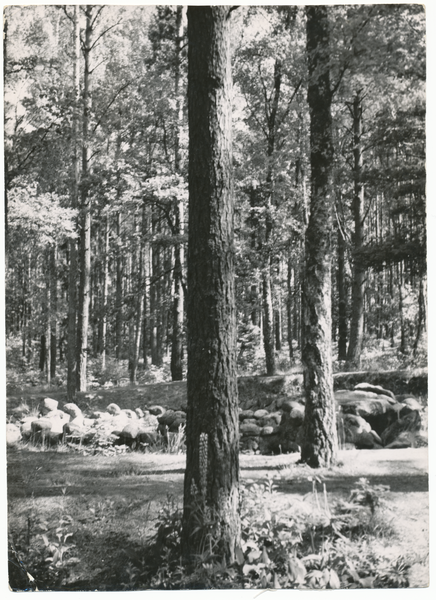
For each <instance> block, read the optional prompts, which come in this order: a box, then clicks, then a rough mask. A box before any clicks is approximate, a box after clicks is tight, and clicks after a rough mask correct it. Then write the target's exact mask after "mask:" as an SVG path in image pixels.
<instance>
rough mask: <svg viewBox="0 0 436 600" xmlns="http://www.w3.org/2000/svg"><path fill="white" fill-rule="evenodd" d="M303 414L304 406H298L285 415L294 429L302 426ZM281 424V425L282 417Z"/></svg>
mask: <svg viewBox="0 0 436 600" xmlns="http://www.w3.org/2000/svg"><path fill="white" fill-rule="evenodd" d="M304 412H305V408H304V406H302V405H301V404H300V405H299V406H296V407H295V408H293V409H292V410H291V412H290V413H289V414H288V415H287V416H288V419H289V420H290V421H292V423H293V426H294V427H298V426H300V425H302V424H303V421H304ZM281 423H283V417H282V420H281Z"/></svg>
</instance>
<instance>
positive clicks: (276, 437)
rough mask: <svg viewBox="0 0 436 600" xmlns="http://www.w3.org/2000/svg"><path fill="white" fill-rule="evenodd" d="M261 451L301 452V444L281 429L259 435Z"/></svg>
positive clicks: (263, 452) (279, 452) (272, 452)
mask: <svg viewBox="0 0 436 600" xmlns="http://www.w3.org/2000/svg"><path fill="white" fill-rule="evenodd" d="M259 451H260V453H261V454H289V453H293V452H300V446H299V445H298V444H297V443H296V442H294V441H293V440H290V439H287V438H286V437H284V436H283V434H282V432H280V431H279V432H277V433H273V434H271V435H265V436H261V437H259Z"/></svg>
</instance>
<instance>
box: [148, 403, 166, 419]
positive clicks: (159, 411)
mask: <svg viewBox="0 0 436 600" xmlns="http://www.w3.org/2000/svg"><path fill="white" fill-rule="evenodd" d="M147 410H148V412H149V413H150V414H151V415H155V416H156V417H160V416H162V415H163V414H164V413H165V409H164V408H163V407H162V406H159V405H155V406H150V408H148V409H147Z"/></svg>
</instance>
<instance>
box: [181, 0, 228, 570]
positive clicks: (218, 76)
mask: <svg viewBox="0 0 436 600" xmlns="http://www.w3.org/2000/svg"><path fill="white" fill-rule="evenodd" d="M229 34H230V27H229V8H228V7H218V6H213V7H189V8H188V37H189V50H188V60H189V67H188V114H189V240H188V294H187V318H188V378H187V389H188V412H187V426H186V439H187V460H186V472H185V484H184V514H183V534H182V549H183V556H184V559H185V560H186V561H187V562H189V561H191V560H192V558H193V555H194V554H198V553H199V552H202V551H203V550H206V549H207V550H210V548H211V546H212V545H215V544H216V545H215V546H214V552H215V553H217V554H219V555H220V556H221V557H226V558H227V560H229V561H233V560H234V558H235V549H236V547H237V545H238V544H239V538H240V521H239V515H238V508H239V439H238V391H237V382H236V327H235V299H234V264H233V263H234V242H233V213H234V199H233V185H232V174H231V163H232V156H231V96H230V92H231V70H230V47H229V46H230V35H229ZM198 525H199V526H200V528H199V529H198V530H197V531H196V530H195V528H196V527H197V526H198Z"/></svg>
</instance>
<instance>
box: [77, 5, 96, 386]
mask: <svg viewBox="0 0 436 600" xmlns="http://www.w3.org/2000/svg"><path fill="white" fill-rule="evenodd" d="M93 9H94V7H93V6H86V8H85V15H86V28H85V43H84V47H83V52H84V57H85V71H84V79H83V122H82V181H81V190H80V196H81V205H80V213H81V214H80V226H81V228H80V253H79V259H80V284H79V318H78V327H77V334H78V335H77V388H78V391H79V392H85V391H86V375H87V373H86V370H87V360H88V326H89V303H90V291H91V286H90V283H91V197H90V195H89V193H88V186H89V182H88V177H89V148H88V145H89V131H88V129H89V117H90V110H91V95H90V93H91V69H90V64H89V60H90V53H91V50H92V39H91V37H92V26H93V22H92V14H93Z"/></svg>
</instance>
